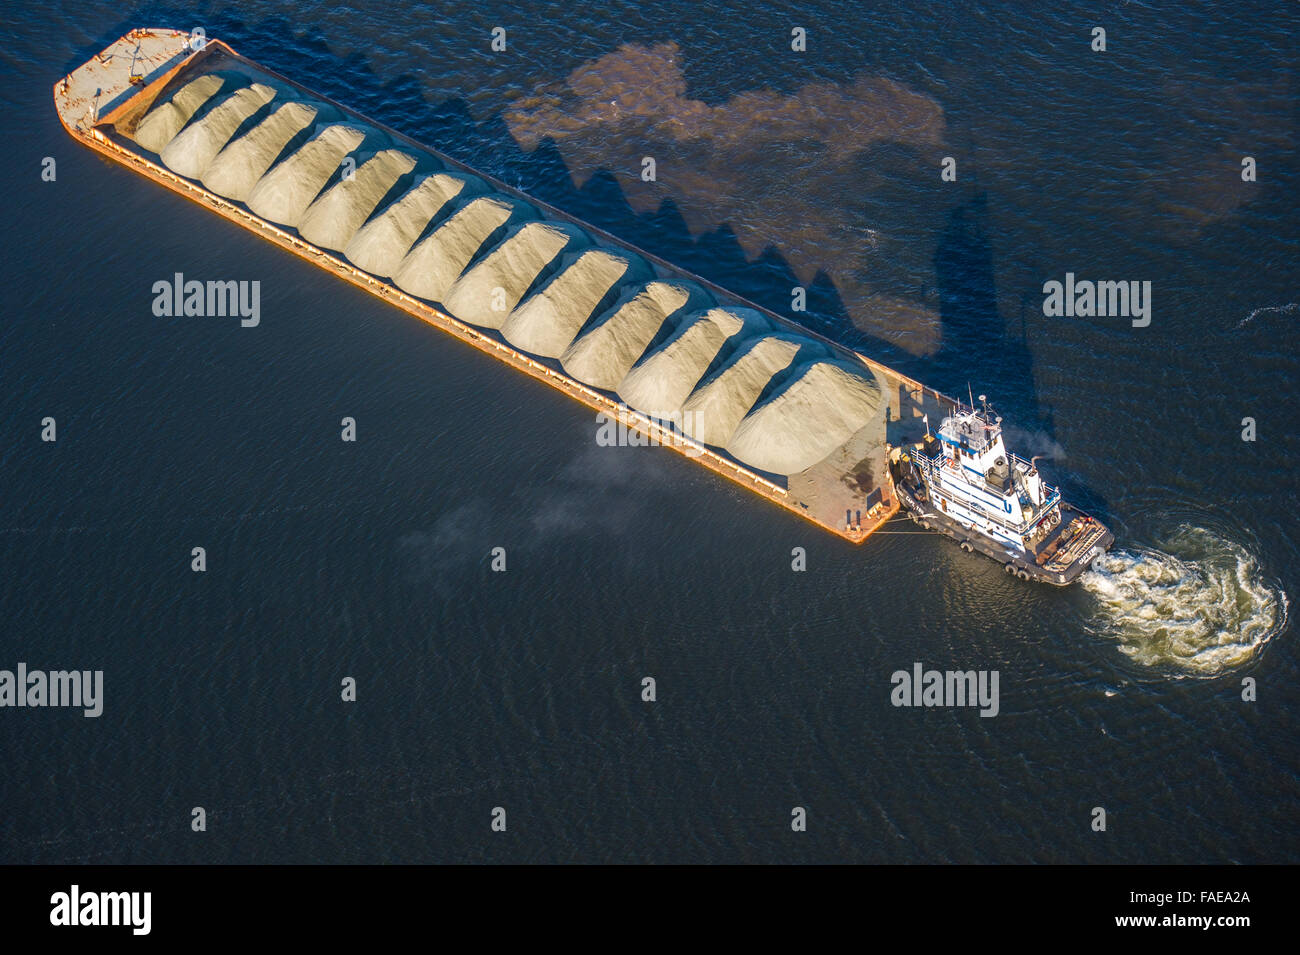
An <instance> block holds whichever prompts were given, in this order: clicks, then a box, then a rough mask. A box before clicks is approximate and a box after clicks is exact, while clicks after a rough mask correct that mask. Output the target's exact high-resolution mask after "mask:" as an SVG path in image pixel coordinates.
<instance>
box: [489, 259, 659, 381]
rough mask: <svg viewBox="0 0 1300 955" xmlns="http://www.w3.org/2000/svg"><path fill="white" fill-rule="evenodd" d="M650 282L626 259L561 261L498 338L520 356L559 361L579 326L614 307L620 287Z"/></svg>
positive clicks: (640, 264) (645, 269)
mask: <svg viewBox="0 0 1300 955" xmlns="http://www.w3.org/2000/svg"><path fill="white" fill-rule="evenodd" d="M650 276H651V272H650V267H649V266H648V265H646V264H645V261H644V260H643V259H641V258H640V257H639V256H634V255H629V254H627V253H622V252H612V251H610V250H608V249H587V250H586V251H584V252H580V253H578V254H577V255H573V256H565V258H564V260H563V262H562V263H561V267H560V271H559V272H558V273H557V274H556V275H554V276H552V277H551V279H550V280H549V281H548V282H546V283H545V284H544V285H542V286H541V288H539V289H537V291H535V292H533V293H532V294H531V295H529V296H528V298H526V299H524V301H523V302H521V303H520V304H519V306H518V307H517V308H516V309H515V310H514V311H513V312H511V313H510V317H509V318H507V319H506V321H505V324H504V325H502V326H501V334H502V335H504V336H505V338H506V341H508V342H510V344H512V345H514V346H515V347H516V348H519V349H522V350H523V351H526V352H531V353H532V354H534V355H541V356H542V357H544V358H559V357H560V356H561V355H562V354H564V350H565V349H566V348H568V347H569V345H570V344H572V342H573V339H574V338H576V337H577V335H578V332H580V331H581V330H582V328H583V326H584V325H586V324H587V322H588V321H590V320H591V319H592V318H593V317H595V316H596V315H597V314H599V313H600V312H602V311H604V310H605V309H606V308H608V307H609V306H610V305H612V304H613V303H614V300H615V299H616V298H617V297H618V289H619V286H621V285H625V284H628V283H631V282H645V281H647V280H649V278H650Z"/></svg>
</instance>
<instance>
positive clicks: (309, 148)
mask: <svg viewBox="0 0 1300 955" xmlns="http://www.w3.org/2000/svg"><path fill="white" fill-rule="evenodd" d="M370 134H371V131H370V130H368V129H366V128H365V127H362V126H358V125H353V124H344V123H337V124H335V125H332V126H325V127H322V128H321V129H320V130H319V131H317V133H316V135H315V136H313V137H312V138H311V139H310V140H309V141H308V142H307V143H306V145H304V146H303V147H302V148H301V149H299V150H298V151H297V152H295V153H294V154H293V155H292V156H289V157H288V158H287V159H285V160H283V161H282V162H280V163H277V164H276V165H275V166H274V167H272V169H271V171H270V172H268V173H267V174H266V175H265V176H263V177H262V178H261V179H259V180H258V181H257V185H256V186H254V187H253V191H252V192H251V193H249V196H248V208H250V209H252V210H253V211H254V212H256V213H257V214H258V215H259V216H261V217H262V218H263V219H266V220H268V221H270V222H277V223H279V224H280V225H283V226H289V227H290V228H296V227H297V225H298V223H299V222H300V221H301V220H302V216H303V213H305V212H306V211H307V207H308V206H310V205H311V203H312V200H314V199H315V198H316V196H317V195H318V194H319V193H320V191H321V190H322V189H323V188H325V184H326V183H327V182H329V181H330V178H331V177H332V176H333V175H334V173H335V172H336V171H337V170H338V168H339V164H340V163H342V162H343V160H344V158H345V157H347V156H348V155H349V154H350V153H352V152H353V151H355V150H358V149H360V148H361V146H362V144H365V145H366V146H370V145H372V143H374V142H376V141H380V142H382V140H380V139H379V138H378V137H375V138H372V137H371V135H370Z"/></svg>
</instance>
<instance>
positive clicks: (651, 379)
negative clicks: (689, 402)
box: [618, 308, 769, 421]
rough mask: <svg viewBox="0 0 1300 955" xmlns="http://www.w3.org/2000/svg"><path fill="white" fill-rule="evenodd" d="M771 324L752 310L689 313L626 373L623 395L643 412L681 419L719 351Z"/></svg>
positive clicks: (619, 392) (720, 309) (622, 387)
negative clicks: (696, 387) (684, 406)
mask: <svg viewBox="0 0 1300 955" xmlns="http://www.w3.org/2000/svg"><path fill="white" fill-rule="evenodd" d="M768 327H769V326H768V322H767V319H765V318H763V316H762V315H760V314H759V313H758V312H756V311H754V310H753V309H752V308H730V309H726V308H711V309H708V310H707V311H703V312H697V313H695V314H694V315H688V316H686V318H685V319H684V320H683V321H682V324H681V325H680V326H678V328H677V330H676V331H675V332H673V334H672V335H670V336H669V337H668V339H667V340H666V341H665V342H664V343H663V344H662V345H660V346H659V347H658V348H656V349H655V350H654V351H652V352H650V353H648V354H647V355H645V356H644V357H643V358H642V359H641V361H640V362H638V363H637V364H636V366H635V367H634V368H633V369H632V370H631V371H629V372H628V373H627V375H626V376H624V378H623V381H622V382H621V383H620V384H619V386H618V394H619V397H621V398H622V399H623V400H624V401H626V402H627V403H628V405H629V406H631V407H633V408H636V409H637V410H638V411H644V412H645V413H646V414H648V415H651V416H653V417H656V418H662V419H664V420H670V421H679V420H680V419H681V411H682V405H683V403H684V402H685V401H686V399H687V398H688V397H690V394H691V391H692V390H693V389H694V388H695V386H696V384H698V383H699V380H700V379H701V378H703V377H704V374H705V372H707V371H708V370H709V366H710V365H712V364H713V362H714V361H715V360H716V359H717V358H718V356H719V354H721V353H722V352H723V350H724V349H726V348H728V347H729V346H730V345H734V344H735V343H736V342H739V341H741V340H742V339H744V338H746V337H748V336H752V335H756V334H759V333H761V332H764V331H767V329H768Z"/></svg>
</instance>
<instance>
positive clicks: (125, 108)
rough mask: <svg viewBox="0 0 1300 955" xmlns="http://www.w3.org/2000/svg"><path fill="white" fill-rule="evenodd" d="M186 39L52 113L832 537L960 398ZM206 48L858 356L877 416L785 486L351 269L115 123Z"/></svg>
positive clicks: (108, 74)
mask: <svg viewBox="0 0 1300 955" xmlns="http://www.w3.org/2000/svg"><path fill="white" fill-rule="evenodd" d="M190 41H191V36H190V34H188V33H186V32H184V31H177V30H169V29H141V30H133V31H132V32H131V33H128V34H127V35H126V36H124V37H122V38H120V39H119V40H117V41H116V42H115V43H113V44H111V45H110V46H109V47H107V48H106V49H105V50H104V51H102V52H101V53H100V54H98V55H96V56H95V57H94V58H92V59H91V60H89V61H87V62H86V63H85V64H83V66H81V67H79V68H78V69H76V70H74V71H73V72H72V73H71V74H69V75H68V76H67V77H65V78H64V79H62V80H60V81H59V82H58V83H56V84H55V86H54V100H55V105H56V108H57V110H58V114H59V119H60V122H61V123H62V124H63V126H64V128H65V129H66V130H67V131H68V133H69V134H70V135H72V136H73V137H74V138H75V139H77V140H78V141H79V142H81V143H83V144H84V145H86V146H88V147H90V148H91V149H93V150H95V151H96V152H98V153H99V154H101V155H103V156H105V157H107V158H108V159H111V160H113V161H114V162H118V163H121V164H122V165H124V166H126V167H127V168H129V169H131V170H132V171H134V172H137V173H139V174H141V175H143V176H145V177H147V178H148V179H150V180H152V181H154V182H156V183H158V184H159V185H161V186H163V187H165V188H167V189H169V190H171V191H172V192H174V193H176V194H178V195H180V196H183V197H185V198H186V199H189V200H190V201H192V202H196V203H198V204H200V205H202V206H205V207H206V208H208V209H210V210H211V211H213V212H215V213H217V214H218V215H220V216H222V217H224V218H226V219H228V220H230V221H232V222H235V223H237V224H239V225H241V226H243V227H244V228H246V229H248V230H250V231H251V232H254V233H256V234H258V235H260V236H261V237H263V238H265V239H267V240H269V241H270V242H273V243H274V244H276V245H277V246H279V247H280V248H282V249H285V250H286V251H288V252H291V253H293V254H294V255H297V256H299V257H301V258H303V259H306V260H307V261H310V262H312V263H314V264H315V265H317V266H319V267H320V268H322V269H324V270H326V271H328V272H330V273H332V274H333V275H335V276H336V277H338V278H340V279H342V280H344V281H346V282H349V283H351V284H352V285H355V286H357V287H359V288H361V289H364V290H365V291H367V292H370V293H371V294H373V295H375V296H377V297H379V298H381V299H383V300H384V301H386V302H388V303H390V304H392V305H394V306H396V307H398V308H400V309H402V310H403V311H405V312H407V313H409V314H411V315H413V316H415V317H416V318H419V319H420V320H422V321H424V322H426V323H428V324H430V325H433V326H435V327H437V328H439V329H441V330H442V331H444V332H446V333H448V334H449V335H451V336H453V337H454V338H456V339H458V340H459V341H461V342H464V343H465V344H467V345H470V346H472V347H474V348H476V349H478V350H479V351H481V352H484V353H486V354H488V355H491V356H492V357H493V358H496V359H497V360H499V361H501V362H503V363H505V364H507V365H510V366H511V367H513V368H515V369H517V370H519V371H521V372H524V373H525V374H527V375H529V376H530V377H532V378H534V379H537V380H538V381H542V382H544V383H546V384H548V385H550V386H551V387H553V388H556V389H558V390H560V391H562V392H564V393H565V394H567V395H568V396H569V397H571V398H573V399H574V400H576V401H578V402H580V403H582V404H584V405H586V406H587V407H589V408H591V409H594V410H596V411H598V412H601V413H604V414H605V415H608V416H610V417H612V418H614V419H616V420H619V421H623V422H625V423H626V424H627V426H628V427H629V428H630V429H634V430H636V431H638V432H640V433H642V434H644V435H646V436H647V437H648V438H649V440H650V441H652V442H655V443H658V444H661V445H662V446H664V447H667V448H670V449H672V450H675V451H677V452H679V453H681V454H683V455H685V456H686V457H688V458H689V459H691V460H694V461H697V462H698V463H700V464H702V465H703V466H704V467H706V468H708V469H709V470H710V471H712V472H713V473H715V474H717V475H719V476H721V477H723V478H726V479H727V480H729V481H731V482H733V483H735V484H737V485H739V486H741V487H743V488H745V489H746V490H749V491H751V492H753V493H755V494H758V495H760V496H762V497H764V498H766V499H767V500H769V501H771V502H772V503H774V504H776V505H778V506H779V507H782V508H784V509H786V510H787V511H789V512H791V513H793V514H795V515H797V516H798V517H800V518H803V519H804V520H807V521H810V522H811V523H813V524H816V525H818V526H819V527H821V528H822V529H824V530H826V531H828V532H830V533H832V534H835V535H837V536H838V537H841V538H843V539H845V540H847V541H849V542H851V543H854V544H859V543H861V542H863V541H864V540H866V539H867V538H868V537H870V536H871V534H872V533H873V532H874V531H875V530H877V529H878V528H879V527H880V526H881V525H882V524H884V523H885V522H886V521H888V520H889V519H890V518H891V517H893V516H894V515H895V514H896V513H897V512H898V510H899V507H900V501H899V496H898V493H897V491H896V489H895V487H894V483H893V478H892V476H891V474H890V469H889V463H888V454H889V450H890V449H891V448H893V447H899V446H902V445H905V444H910V443H913V442H915V441H917V440H919V439H920V436H921V434H922V433H923V430H924V429H923V426H922V421H923V419H924V416H926V415H928V416H930V417H931V418H935V420H938V419H939V418H942V416H943V415H945V414H947V413H949V412H950V411H951V410H952V409H953V408H954V407H956V405H957V403H956V402H955V401H954V400H953V399H951V398H948V397H947V396H946V395H943V394H940V393H939V392H937V391H935V390H934V389H931V388H927V387H925V386H923V385H921V384H920V383H919V382H916V381H914V380H912V379H910V378H908V377H906V376H903V375H900V374H899V373H898V372H896V371H894V370H892V369H890V368H888V367H886V366H884V365H881V364H880V363H879V362H876V361H874V360H872V359H870V358H867V357H866V356H864V355H861V354H859V353H857V352H855V351H851V350H849V349H847V348H845V347H844V346H842V345H839V344H838V343H836V342H833V341H831V340H830V339H827V338H826V337H825V336H822V335H819V334H817V333H816V332H813V331H811V330H809V329H807V328H805V327H803V326H801V325H798V324H797V323H794V322H792V321H790V320H789V319H787V318H785V317H784V316H781V315H779V314H777V313H775V312H773V311H771V310H770V309H766V308H763V307H761V306H759V305H756V304H754V303H752V302H749V301H748V300H746V299H744V298H742V297H740V296H737V295H735V294H733V293H730V292H728V291H727V290H725V289H722V288H720V287H719V286H717V285H716V284H714V283H712V282H710V281H708V280H707V279H704V278H701V277H700V276H697V275H694V274H692V273H690V272H687V271H685V270H682V269H679V268H677V267H675V266H673V265H671V264H670V263H668V262H666V261H664V260H662V259H660V258H659V257H657V256H655V255H653V254H650V253H647V252H645V251H643V250H641V249H638V248H636V247H635V246H632V245H630V244H629V243H627V242H625V241H623V240H621V239H619V238H618V237H616V236H613V235H611V234H609V233H607V232H605V231H604V230H602V229H600V228H598V227H595V226H592V225H590V224H588V223H585V222H582V221H581V220H578V219H576V218H575V217H573V216H570V215H568V214H566V213H564V212H563V211H561V210H559V209H556V208H554V207H552V206H550V205H548V204H547V203H544V202H541V201H539V200H537V199H536V198H534V197H532V196H528V195H526V194H524V193H522V192H520V191H519V190H517V189H514V188H512V187H510V186H508V185H507V184H505V183H503V182H500V181H499V180H497V179H495V178H494V177H492V176H490V175H487V174H485V173H483V172H481V171H479V170H477V169H473V168H472V167H469V166H467V165H465V164H464V163H462V162H460V161H458V160H456V159H454V158H453V157H450V156H447V155H446V154H444V153H442V152H440V151H439V150H436V149H433V148H431V147H429V146H426V145H424V144H422V143H419V142H417V141H416V140H414V139H412V138H410V137H409V136H407V135H405V134H404V133H401V132H400V131H398V130H394V129H392V128H391V127H388V126H385V125H384V124H382V123H378V122H376V121H374V120H372V119H369V118H367V117H365V116H363V115H361V114H359V113H357V112H356V111H355V110H352V109H350V108H348V107H346V106H344V105H342V104H340V103H338V102H336V101H334V100H332V99H330V98H328V97H326V96H323V95H321V94H320V93H317V92H315V91H313V90H310V89H308V88H307V87H305V86H302V85H301V84H299V83H296V82H294V81H293V80H291V79H289V78H287V77H284V76H281V75H280V74H278V73H276V72H274V71H272V70H269V69H267V68H266V67H264V66H262V65H260V64H257V63H254V62H253V61H251V60H247V59H246V58H244V57H242V56H240V55H239V54H238V53H236V52H235V51H234V50H233V49H231V48H230V47H229V46H228V45H226V44H225V43H222V42H221V41H219V40H206V42H205V44H204V45H203V46H202V47H201V48H200V49H197V50H195V49H193V48H192V47H191V45H190ZM213 58H223V59H222V62H223V63H227V62H228V63H232V64H239V65H241V66H242V67H244V68H245V69H247V70H249V71H250V72H251V73H253V74H257V75H261V76H265V77H268V78H270V79H272V80H274V81H275V82H276V83H277V84H281V85H283V86H286V87H289V88H292V89H295V90H298V91H299V92H301V93H302V94H303V95H304V96H305V97H308V98H310V99H311V100H313V101H316V102H321V103H326V104H329V105H330V106H332V107H334V108H335V109H337V110H338V111H339V112H340V113H341V114H342V115H343V116H344V117H345V118H351V119H354V120H355V121H357V122H360V123H364V124H365V125H367V126H370V127H373V128H375V129H378V130H381V131H382V132H383V133H385V134H386V135H388V136H390V137H391V138H392V140H393V141H394V143H397V144H405V145H408V146H410V147H411V148H413V149H416V150H419V151H421V152H424V153H427V154H429V155H431V156H433V157H435V158H436V159H437V160H439V161H440V162H442V163H443V164H444V165H445V166H446V167H447V168H448V169H449V170H459V171H461V172H463V173H466V174H469V175H473V176H476V177H478V178H479V179H481V180H483V181H485V182H487V183H489V184H491V185H492V186H493V188H495V189H497V190H499V191H500V192H501V193H504V194H506V195H508V196H512V197H515V198H518V199H519V200H521V201H523V202H526V203H528V204H529V205H530V206H532V207H534V208H536V209H538V210H540V211H541V212H542V214H543V215H544V216H545V217H546V218H547V219H554V220H556V221H560V222H569V223H572V224H574V225H577V226H579V227H580V228H582V229H583V230H584V231H586V232H588V233H589V234H590V235H591V236H593V237H596V238H598V239H599V240H600V242H601V243H602V244H604V245H608V246H610V247H614V248H616V249H623V250H627V251H628V252H631V253H633V254H635V255H637V256H640V257H641V258H642V259H644V260H646V261H647V262H649V263H652V265H653V267H654V269H655V271H656V273H657V274H658V275H660V276H664V277H669V278H673V277H675V278H681V279H688V280H690V281H692V282H695V283H697V284H698V285H700V286H701V287H703V288H705V289H707V290H708V291H709V292H711V293H712V294H713V295H714V296H716V298H717V299H718V303H719V305H728V304H733V305H740V306H744V307H747V308H751V309H754V310H756V311H758V312H760V313H762V314H763V315H764V316H765V317H766V318H768V319H769V320H770V321H771V322H772V323H773V327H774V329H775V330H776V331H777V332H781V331H784V330H788V331H791V332H794V333H797V334H798V335H800V336H803V337H805V338H811V339H815V340H817V341H819V342H820V343H822V344H823V345H824V346H826V348H828V349H829V350H830V353H831V354H832V355H834V356H835V357H836V358H838V359H845V360H849V361H852V362H854V363H856V364H858V365H860V366H861V367H862V368H863V369H864V370H865V371H866V372H868V373H870V374H871V375H873V376H874V377H875V379H876V380H877V381H878V382H880V383H882V385H883V386H884V394H885V408H884V413H883V420H882V421H880V422H879V423H878V425H872V426H870V427H868V428H865V429H863V431H862V432H860V433H858V434H856V435H854V436H853V437H852V438H851V439H849V440H848V441H846V442H845V444H844V445H843V446H842V447H840V448H839V449H837V450H836V451H835V452H833V453H832V454H831V455H830V456H828V457H827V458H826V459H825V460H824V461H822V462H821V463H819V464H817V465H815V466H814V467H812V468H809V469H808V470H807V471H806V472H804V473H801V474H797V475H790V476H789V477H788V478H787V480H786V486H782V484H781V483H779V481H778V480H773V479H772V478H771V477H769V476H767V475H765V474H762V473H758V472H756V471H755V470H753V469H751V468H749V467H746V466H745V465H743V464H742V463H740V462H738V461H736V460H735V459H733V458H732V457H731V456H729V455H728V454H726V453H725V452H720V451H719V450H715V449H713V448H711V447H708V446H705V445H703V444H700V443H699V442H696V441H694V440H692V439H689V438H686V437H685V436H684V435H683V434H682V433H681V432H680V431H677V430H675V429H673V428H672V427H665V426H664V425H663V424H661V423H660V422H659V421H658V420H656V419H655V418H652V417H650V416H648V415H645V414H642V413H641V412H639V411H636V410H634V409H632V408H630V407H628V406H627V405H625V404H624V403H622V402H621V401H619V400H618V399H617V398H616V397H612V396H611V395H610V394H609V393H606V392H603V391H601V390H599V389H597V388H593V387H590V386H588V385H586V384H584V383H582V382H580V381H578V380H576V379H575V378H573V377H572V376H570V375H567V374H565V373H564V371H563V370H562V369H560V368H558V367H554V366H553V363H547V362H546V361H543V360H538V359H537V358H535V357H533V356H531V355H528V354H526V353H524V352H522V351H520V350H519V349H517V348H515V347H513V346H511V345H510V344H509V343H508V342H506V341H504V340H503V339H502V338H501V337H499V336H497V335H495V334H492V333H490V332H487V331H484V330H481V329H479V328H476V327H475V326H473V325H470V324H467V323H466V322H463V321H460V320H459V319H457V318H455V317H454V316H452V315H451V314H448V313H447V312H446V311H445V310H443V309H441V308H439V307H436V305H435V304H432V303H430V302H428V301H425V300H423V299H420V298H417V297H415V296H413V295H410V294H408V293H407V292H405V291H403V290H402V289H400V288H398V287H397V286H396V285H394V284H392V283H390V282H387V281H385V280H383V279H382V278H379V277H376V276H374V275H371V274H370V273H367V272H364V271H362V270H360V269H358V268H356V267H355V266H353V265H352V264H350V263H349V262H348V261H347V260H346V259H345V258H343V257H342V256H341V255H337V254H335V253H333V252H330V251H327V250H325V249H322V248H320V247H318V246H316V245H313V244H312V243H310V242H308V241H306V240H304V239H303V238H302V237H301V236H300V235H298V234H297V233H296V230H293V229H288V228H282V227H281V226H279V225H276V224H275V223H272V222H270V221H268V220H266V219H263V218H262V217H260V216H258V215H256V214H255V213H253V212H252V211H251V210H249V209H248V208H246V207H245V206H244V205H242V204H240V203H236V202H232V201H229V200H227V199H225V198H222V197H221V196H218V195H216V194H215V193H213V192H211V191H209V190H207V189H205V188H204V187H203V186H202V185H200V184H199V183H197V182H194V181H191V180H189V179H186V178H184V177H183V176H180V175H178V174H176V173H174V172H172V171H170V170H169V169H167V168H166V167H164V166H163V165H161V164H160V163H158V162H155V161H153V159H151V158H150V157H149V155H148V154H147V153H146V152H144V151H143V150H141V149H140V148H139V147H136V146H134V144H133V143H131V142H130V141H129V140H126V139H125V138H124V136H123V135H121V131H122V130H126V132H128V133H129V132H131V131H133V130H134V126H135V123H137V122H138V121H139V120H140V118H141V117H142V116H143V115H144V114H145V113H146V112H147V111H148V110H149V108H150V107H151V106H152V105H153V104H154V103H155V102H156V101H158V100H159V98H160V96H161V95H162V94H164V93H165V92H167V91H169V90H171V89H174V88H175V87H176V85H177V84H178V83H179V82H180V81H182V80H184V79H187V78H189V77H192V76H194V75H197V74H198V73H200V72H202V71H203V70H202V67H203V66H204V65H205V64H208V63H209V61H211V60H212V59H213ZM936 416H938V417H936ZM873 488H878V489H879V492H880V493H879V494H878V495H876V496H875V497H876V499H878V500H879V503H878V504H876V505H875V506H872V507H869V508H866V507H864V504H865V503H866V491H867V490H870V489H873ZM855 504H856V506H857V508H856V509H858V510H859V513H860V512H861V510H866V511H867V513H865V514H863V515H862V516H861V523H859V524H848V523H845V521H844V516H845V514H846V511H852V510H854V509H855V508H854V505H855Z"/></svg>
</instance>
